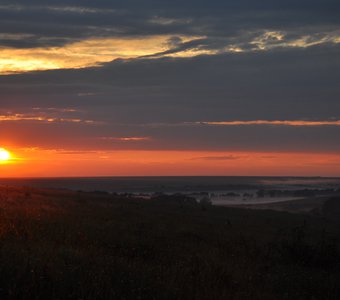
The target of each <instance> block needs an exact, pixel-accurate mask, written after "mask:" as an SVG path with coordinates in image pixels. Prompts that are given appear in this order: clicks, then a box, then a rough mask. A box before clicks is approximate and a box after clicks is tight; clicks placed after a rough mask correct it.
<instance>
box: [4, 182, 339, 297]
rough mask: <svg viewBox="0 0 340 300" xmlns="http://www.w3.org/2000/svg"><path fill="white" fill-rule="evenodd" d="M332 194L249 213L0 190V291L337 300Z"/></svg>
mask: <svg viewBox="0 0 340 300" xmlns="http://www.w3.org/2000/svg"><path fill="white" fill-rule="evenodd" d="M338 192H339V191H338V190H337V191H334V192H333V194H332V195H323V196H315V197H314V196H313V195H312V196H311V197H310V198H304V199H301V200H294V201H292V202H291V204H292V205H293V206H292V207H290V206H289V204H287V203H286V202H282V203H281V202H280V203H279V206H280V207H279V209H278V208H277V207H270V204H267V205H269V206H268V207H261V205H262V204H259V205H256V204H253V205H252V206H253V208H262V209H261V210H257V209H249V207H250V205H249V206H248V205H245V206H244V205H243V206H240V207H242V208H235V207H226V206H216V205H213V204H212V202H211V201H209V198H207V197H204V198H201V199H200V200H197V199H195V198H193V197H191V196H188V195H185V194H178V193H175V194H165V193H155V194H153V195H151V196H150V197H149V198H147V199H146V198H144V197H138V196H136V195H134V194H131V193H121V194H119V193H108V192H103V191H92V192H84V191H72V190H67V189H47V188H33V187H18V186H17V187H14V186H4V185H3V186H2V187H1V188H0V198H1V201H0V216H1V221H0V229H1V230H0V239H1V248H0V273H1V277H0V294H1V296H2V297H3V298H6V299H117V298H118V299H338V298H339V297H340V287H339V284H338V283H339V280H340V229H339V228H340V227H339V224H340V223H339V220H340V218H339V217H340V195H339V193H338ZM313 193H314V192H313ZM241 201H242V200H241ZM310 202H311V203H312V204H311V203H310ZM288 203H289V202H288ZM274 204H275V203H274ZM274 204H272V205H274ZM275 205H278V203H276V204H275ZM285 206H287V207H286V208H285ZM294 207H295V209H296V211H295V212H294V211H293V208H294ZM306 208H307V209H306ZM274 210H282V211H281V212H278V211H274ZM287 211H291V212H294V213H289V212H287Z"/></svg>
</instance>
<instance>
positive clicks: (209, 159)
mask: <svg viewBox="0 0 340 300" xmlns="http://www.w3.org/2000/svg"><path fill="white" fill-rule="evenodd" d="M241 158H245V156H236V155H225V156H203V157H193V158H191V160H207V161H213V160H217V161H224V160H236V159H241Z"/></svg>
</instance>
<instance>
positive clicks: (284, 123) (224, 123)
mask: <svg viewBox="0 0 340 300" xmlns="http://www.w3.org/2000/svg"><path fill="white" fill-rule="evenodd" d="M189 124H190V123H189ZM195 124H201V125H214V126H240V125H276V126H340V120H331V121H301V120H292V121H289V120H284V121H278V120H274V121H269V120H253V121H222V122H196V123H195Z"/></svg>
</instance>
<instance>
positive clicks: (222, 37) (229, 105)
mask: <svg viewBox="0 0 340 300" xmlns="http://www.w3.org/2000/svg"><path fill="white" fill-rule="evenodd" d="M0 148H3V149H6V150H8V151H9V152H10V154H11V159H10V160H3V161H0V176H1V177H31V176H32V177H44V176H48V177H51V176H115V175H117V176H123V175H124V176H127V175H140V176H144V175H238V176H239V175H294V176H340V1H339V0H299V1H296V0H295V1H291V0H286V1H283V0H258V1H254V0H211V1H201V0H195V1H193V0H182V1H176V0H171V1H170V0H124V1H112V0H111V1H109V0H97V1H89V0H78V1H67V0H58V1H54V0H44V1H42V0H25V1H24V0H22V1H13V0H11V1H3V0H0Z"/></svg>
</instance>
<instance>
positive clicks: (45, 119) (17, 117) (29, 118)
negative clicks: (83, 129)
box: [0, 114, 98, 125]
mask: <svg viewBox="0 0 340 300" xmlns="http://www.w3.org/2000/svg"><path fill="white" fill-rule="evenodd" d="M22 121H26V122H42V123H82V124H91V125H94V124H98V122H96V121H94V120H86V119H78V118H57V117H49V116H41V115H31V114H7V115H0V122H22Z"/></svg>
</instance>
